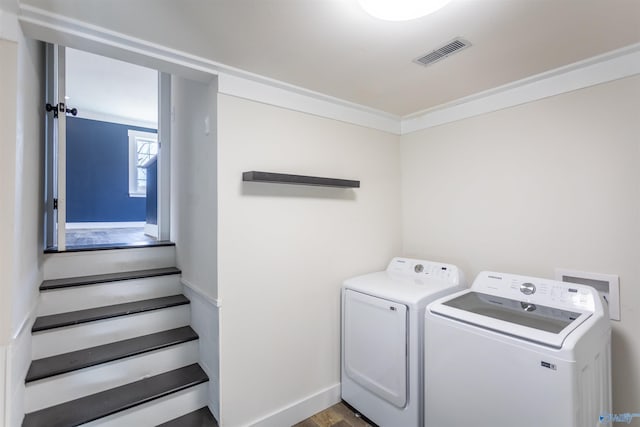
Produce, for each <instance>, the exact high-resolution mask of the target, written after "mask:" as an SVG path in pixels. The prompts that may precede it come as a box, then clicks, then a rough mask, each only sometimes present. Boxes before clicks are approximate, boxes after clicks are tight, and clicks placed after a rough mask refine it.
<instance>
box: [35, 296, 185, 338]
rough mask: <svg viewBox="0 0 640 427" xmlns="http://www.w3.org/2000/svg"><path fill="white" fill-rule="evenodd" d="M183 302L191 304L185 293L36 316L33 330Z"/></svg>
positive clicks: (138, 311) (124, 314)
mask: <svg viewBox="0 0 640 427" xmlns="http://www.w3.org/2000/svg"><path fill="white" fill-rule="evenodd" d="M183 304H189V300H188V299H187V298H186V297H185V296H184V295H172V296H168V297H162V298H153V299H147V300H143V301H135V302H128V303H124V304H115V305H108V306H105V307H97V308H90V309H88V310H79V311H70V312H67V313H60V314H52V315H49V316H40V317H38V318H36V321H35V323H34V324H33V328H32V329H31V331H32V332H39V331H46V330H48V329H55V328H61V327H63V326H71V325H77V324H80V323H87V322H93V321H95V320H102V319H109V318H112V317H119V316H126V315H127V314H133V313H142V312H146V311H152V310H159V309H162V308H167V307H174V306H177V305H183Z"/></svg>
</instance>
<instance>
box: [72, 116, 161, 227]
mask: <svg viewBox="0 0 640 427" xmlns="http://www.w3.org/2000/svg"><path fill="white" fill-rule="evenodd" d="M129 129H133V130H140V131H145V132H153V133H156V130H155V129H146V128H141V127H135V126H126V125H120V124H115V123H107V122H100V121H96V120H88V119H80V118H77V117H67V222H121V221H145V218H146V200H145V198H143V197H129V135H128V131H129Z"/></svg>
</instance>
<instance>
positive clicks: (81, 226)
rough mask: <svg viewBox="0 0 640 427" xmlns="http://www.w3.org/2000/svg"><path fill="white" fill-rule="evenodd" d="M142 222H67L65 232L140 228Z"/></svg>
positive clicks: (142, 224) (142, 225)
mask: <svg viewBox="0 0 640 427" xmlns="http://www.w3.org/2000/svg"><path fill="white" fill-rule="evenodd" d="M145 224H146V223H145V222H144V221H123V222H68V223H67V224H66V226H67V230H87V229H97V228H142V227H144V226H145Z"/></svg>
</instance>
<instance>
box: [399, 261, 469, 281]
mask: <svg viewBox="0 0 640 427" xmlns="http://www.w3.org/2000/svg"><path fill="white" fill-rule="evenodd" d="M387 271H388V272H392V273H394V274H401V275H403V276H407V277H413V278H431V279H438V280H442V281H445V282H448V283H451V284H454V285H460V284H462V282H463V277H462V273H461V272H460V270H459V269H458V267H456V266H455V265H452V264H444V263H441V262H433V261H426V260H419V259H412V258H398V257H397V258H393V259H392V260H391V262H390V263H389V266H388V267H387Z"/></svg>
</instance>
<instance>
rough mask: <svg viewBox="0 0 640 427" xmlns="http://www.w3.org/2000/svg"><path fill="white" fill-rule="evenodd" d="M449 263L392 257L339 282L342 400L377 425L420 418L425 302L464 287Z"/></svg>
mask: <svg viewBox="0 0 640 427" xmlns="http://www.w3.org/2000/svg"><path fill="white" fill-rule="evenodd" d="M462 282H463V277H462V273H461V272H460V270H459V269H458V268H457V267H456V266H454V265H450V264H442V263H437V262H430V261H420V260H415V259H408V258H394V259H393V260H391V262H390V263H389V266H388V267H387V270H386V271H381V272H377V273H371V274H366V275H364V276H358V277H354V278H352V279H349V280H346V281H345V282H344V285H343V287H342V399H343V400H345V401H346V402H347V403H349V404H350V405H351V406H353V407H354V408H355V409H357V410H358V411H359V412H361V413H362V414H363V415H364V416H365V417H367V418H369V419H370V420H371V421H373V422H374V423H376V424H378V425H379V426H381V427H420V426H422V423H423V411H422V406H423V402H424V400H423V397H422V390H423V385H422V382H423V378H424V375H423V363H422V361H423V355H422V352H423V348H424V346H423V339H422V337H423V325H424V311H425V307H426V305H427V304H428V303H429V302H431V301H433V300H435V299H436V298H439V297H441V296H443V295H446V294H450V293H452V292H455V291H458V290H461V289H463V288H462V286H461V285H462Z"/></svg>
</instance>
